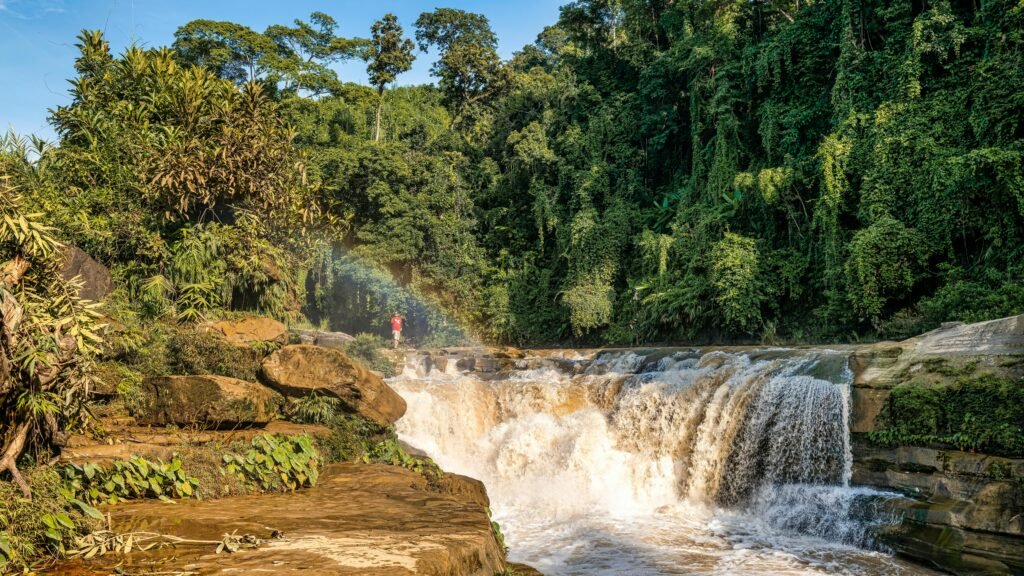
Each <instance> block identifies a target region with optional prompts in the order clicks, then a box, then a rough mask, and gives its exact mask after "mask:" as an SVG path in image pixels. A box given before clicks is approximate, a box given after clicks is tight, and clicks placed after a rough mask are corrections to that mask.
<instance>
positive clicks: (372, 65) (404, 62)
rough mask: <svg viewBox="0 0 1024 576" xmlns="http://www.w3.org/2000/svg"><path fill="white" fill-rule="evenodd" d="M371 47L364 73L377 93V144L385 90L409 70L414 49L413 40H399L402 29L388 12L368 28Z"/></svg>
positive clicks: (375, 125) (375, 133)
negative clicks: (367, 75)
mask: <svg viewBox="0 0 1024 576" xmlns="http://www.w3.org/2000/svg"><path fill="white" fill-rule="evenodd" d="M370 35H371V39H370V47H369V50H368V51H367V56H368V60H369V62H368V64H367V65H366V72H367V74H369V76H370V84H371V85H372V86H373V87H375V88H376V89H377V112H376V116H375V119H374V124H373V141H374V142H378V141H380V111H381V105H382V104H383V102H384V87H385V86H386V85H388V84H390V83H392V82H394V81H395V78H396V77H397V76H398V75H399V74H401V73H402V72H405V71H407V70H409V69H410V68H412V62H413V60H415V59H416V56H415V55H413V52H412V51H413V48H415V45H414V44H413V43H412V40H409V39H408V38H405V39H403V38H402V27H401V26H400V25H399V24H398V18H396V17H395V15H394V14H391V13H390V12H389V13H387V14H385V15H384V17H383V18H381V19H380V20H378V21H376V22H374V23H373V26H372V27H371V28H370Z"/></svg>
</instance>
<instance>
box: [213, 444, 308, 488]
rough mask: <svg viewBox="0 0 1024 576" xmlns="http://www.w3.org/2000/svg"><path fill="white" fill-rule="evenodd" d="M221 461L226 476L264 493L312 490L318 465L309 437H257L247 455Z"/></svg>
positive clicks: (231, 455) (237, 455) (228, 456)
mask: <svg viewBox="0 0 1024 576" xmlns="http://www.w3.org/2000/svg"><path fill="white" fill-rule="evenodd" d="M223 461H224V471H225V472H226V473H227V474H234V475H236V476H237V477H238V478H239V479H240V480H243V481H248V482H252V483H255V484H256V485H258V486H259V487H260V488H261V489H262V490H266V491H270V490H281V489H285V490H290V491H294V490H297V489H299V488H302V487H304V486H315V485H316V481H317V478H318V477H319V472H320V470H319V468H320V464H321V459H320V454H319V452H318V451H317V450H316V448H315V447H314V446H313V443H312V441H311V440H310V438H309V437H308V436H294V437H290V436H269V435H262V436H257V437H256V438H253V440H252V448H251V449H250V450H249V451H248V452H247V453H245V454H244V455H241V454H225V455H224V457H223Z"/></svg>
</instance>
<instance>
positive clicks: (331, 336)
mask: <svg viewBox="0 0 1024 576" xmlns="http://www.w3.org/2000/svg"><path fill="white" fill-rule="evenodd" d="M294 333H295V335H296V336H298V339H299V342H300V343H302V344H311V345H315V346H322V347H324V348H334V349H335V350H342V351H344V350H345V345H346V344H348V343H349V342H351V341H353V340H355V337H354V336H351V335H349V334H346V333H344V332H325V331H323V330H295V331H294Z"/></svg>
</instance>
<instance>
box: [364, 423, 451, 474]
mask: <svg viewBox="0 0 1024 576" xmlns="http://www.w3.org/2000/svg"><path fill="white" fill-rule="evenodd" d="M363 462H366V463H367V464H369V463H370V462H376V463H379V464H390V465H392V466H401V467H402V468H408V469H409V470H412V471H413V472H416V473H417V474H422V475H423V476H424V477H425V478H426V479H427V482H429V483H431V484H434V483H436V482H437V481H438V480H440V479H441V478H443V477H444V471H443V470H441V467H440V466H438V465H437V464H436V463H435V462H434V461H433V460H431V459H430V458H416V457H415V456H412V455H410V454H409V453H408V452H406V451H405V448H403V447H402V444H401V442H399V441H398V438H397V437H395V436H394V433H393V432H392V433H391V436H390V437H388V438H385V439H384V440H381V441H379V442H376V443H374V444H373V445H371V446H368V447H365V448H364V453H363Z"/></svg>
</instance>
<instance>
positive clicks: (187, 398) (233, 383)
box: [138, 376, 284, 429]
mask: <svg viewBox="0 0 1024 576" xmlns="http://www.w3.org/2000/svg"><path fill="white" fill-rule="evenodd" d="M143 388H144V389H145V391H146V393H147V396H148V406H147V407H146V409H145V414H144V415H143V416H141V417H139V418H138V422H139V424H142V425H144V426H166V425H168V424H174V425H176V426H193V425H198V426H202V427H205V428H212V429H225V428H244V427H251V426H257V427H262V426H265V425H266V424H267V423H268V422H270V421H271V420H273V419H274V417H275V416H276V415H277V414H278V413H280V408H281V406H282V404H283V403H284V399H283V398H282V397H281V395H280V394H278V393H277V392H274V391H273V390H270V389H269V388H266V387H265V386H262V385H260V384H254V383H252V382H246V381H245V380H237V379H235V378H228V377H226V376H157V377H153V378H147V379H146V380H145V381H144V382H143Z"/></svg>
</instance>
